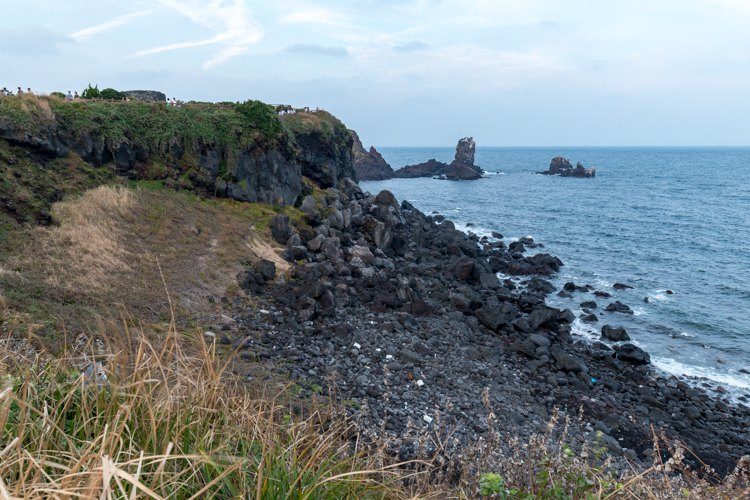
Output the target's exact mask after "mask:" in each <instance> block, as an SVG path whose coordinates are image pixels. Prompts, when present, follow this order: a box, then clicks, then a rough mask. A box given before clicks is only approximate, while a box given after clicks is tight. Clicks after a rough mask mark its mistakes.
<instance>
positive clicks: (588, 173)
mask: <svg viewBox="0 0 750 500" xmlns="http://www.w3.org/2000/svg"><path fill="white" fill-rule="evenodd" d="M537 173H539V174H543V175H559V176H560V177H580V178H587V177H595V176H596V169H595V168H586V167H584V166H583V164H581V163H580V162H579V163H578V164H576V166H575V167H573V165H572V164H571V163H570V161H569V160H568V159H567V158H563V157H562V156H556V157H555V158H552V161H551V162H550V164H549V169H548V170H544V171H542V172H537Z"/></svg>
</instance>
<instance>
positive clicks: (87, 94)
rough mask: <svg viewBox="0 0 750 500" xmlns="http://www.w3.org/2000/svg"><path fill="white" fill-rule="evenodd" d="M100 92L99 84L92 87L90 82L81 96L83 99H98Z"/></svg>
mask: <svg viewBox="0 0 750 500" xmlns="http://www.w3.org/2000/svg"><path fill="white" fill-rule="evenodd" d="M99 94H100V92H99V85H95V86H94V87H92V86H91V84H90V83H89V86H88V87H86V88H85V89H83V92H81V97H82V98H83V99H98V98H99Z"/></svg>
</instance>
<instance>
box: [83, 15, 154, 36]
mask: <svg viewBox="0 0 750 500" xmlns="http://www.w3.org/2000/svg"><path fill="white" fill-rule="evenodd" d="M150 13H151V11H147V10H144V11H139V12H132V13H130V14H125V15H124V16H120V17H116V18H114V19H112V20H111V21H107V22H105V23H101V24H97V25H95V26H90V27H88V28H84V29H82V30H78V31H75V32H73V33H71V34H70V35H69V36H70V38H72V39H73V40H75V41H76V42H80V41H82V40H86V39H87V38H91V37H92V36H94V35H99V34H102V33H106V32H107V31H111V30H113V29H115V28H117V27H119V26H123V25H125V24H128V23H129V22H131V21H132V20H133V19H137V18H139V17H143V16H146V15H148V14H150Z"/></svg>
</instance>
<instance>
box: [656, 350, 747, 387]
mask: <svg viewBox="0 0 750 500" xmlns="http://www.w3.org/2000/svg"><path fill="white" fill-rule="evenodd" d="M651 362H652V363H653V365H654V366H656V367H657V368H659V369H660V370H663V371H665V372H667V373H671V374H673V375H682V376H686V377H695V378H706V379H708V380H711V381H714V382H717V383H719V384H722V385H726V386H729V387H728V389H730V388H734V389H742V390H746V391H747V390H750V376H748V375H742V374H741V373H737V374H734V373H726V372H719V371H717V370H715V369H713V368H707V367H703V366H695V365H686V364H684V363H680V362H679V361H677V360H675V359H672V358H652V360H651Z"/></svg>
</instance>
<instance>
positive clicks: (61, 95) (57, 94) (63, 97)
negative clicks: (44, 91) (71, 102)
mask: <svg viewBox="0 0 750 500" xmlns="http://www.w3.org/2000/svg"><path fill="white" fill-rule="evenodd" d="M50 95H51V96H54V97H59V98H60V99H65V93H63V92H52V93H50Z"/></svg>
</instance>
